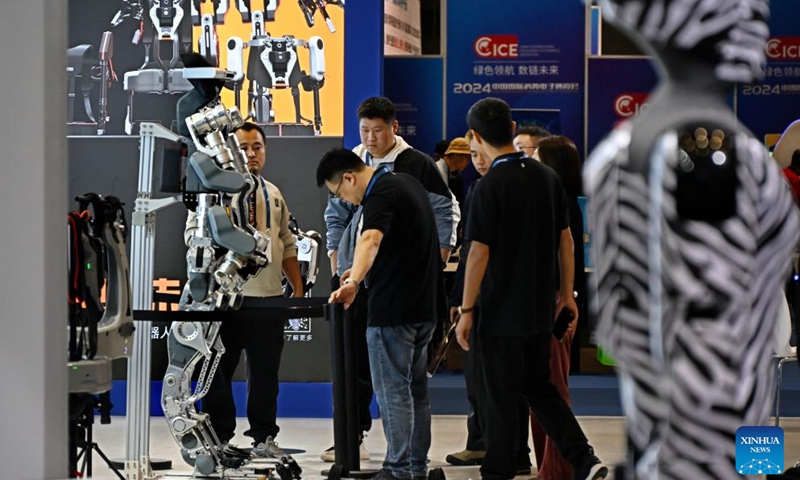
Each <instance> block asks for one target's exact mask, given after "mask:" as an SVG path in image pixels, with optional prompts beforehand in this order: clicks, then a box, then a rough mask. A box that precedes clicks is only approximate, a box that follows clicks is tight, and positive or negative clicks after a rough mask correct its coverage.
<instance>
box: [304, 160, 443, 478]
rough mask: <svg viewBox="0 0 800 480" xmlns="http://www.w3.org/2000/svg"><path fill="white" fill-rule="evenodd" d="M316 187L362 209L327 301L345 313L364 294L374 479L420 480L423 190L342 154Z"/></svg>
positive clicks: (434, 270) (435, 274)
mask: <svg viewBox="0 0 800 480" xmlns="http://www.w3.org/2000/svg"><path fill="white" fill-rule="evenodd" d="M317 185H319V186H323V185H325V187H327V188H328V190H329V191H330V192H331V195H332V196H333V197H336V198H339V199H342V200H344V201H346V202H349V203H351V204H353V205H360V206H361V212H362V217H361V218H362V225H363V226H362V231H361V236H360V237H359V238H358V241H357V242H356V248H355V255H354V257H353V266H352V268H350V269H348V270H346V271H345V272H344V273H343V274H342V279H343V281H342V286H341V287H340V288H339V289H338V290H336V291H334V292H333V293H332V294H331V297H330V300H329V301H330V302H339V303H344V305H345V308H350V306H351V305H353V302H354V301H355V299H356V294H357V292H358V290H359V289H360V288H363V289H364V290H365V293H366V295H367V303H368V308H367V333H366V339H367V349H368V353H369V363H370V367H371V373H372V385H373V387H374V389H375V393H376V396H377V398H378V405H379V406H380V409H381V412H383V414H382V415H381V420H382V423H383V431H384V435H385V437H386V457H385V459H384V462H383V469H382V470H381V471H380V472H379V473H378V474H377V475H376V476H375V477H374V478H375V479H377V480H397V479H403V480H411V479H415V480H416V479H421V478H425V477H426V476H427V472H428V465H427V464H428V451H429V449H430V445H431V408H430V401H429V398H428V379H427V375H426V366H427V363H428V355H427V349H428V343H429V342H430V339H431V337H432V335H433V330H434V327H435V326H436V320H437V283H438V280H439V279H440V276H441V275H442V269H441V251H440V249H439V239H438V234H437V229H436V222H435V220H434V215H433V209H432V208H431V205H430V202H429V200H428V195H427V192H426V190H425V188H424V187H423V186H422V184H421V183H420V182H419V181H418V180H417V179H416V178H414V177H413V176H411V175H407V174H404V173H394V172H391V171H389V170H388V169H386V168H378V169H374V168H372V167H369V166H367V165H365V164H364V162H363V161H362V160H361V158H359V156H358V155H356V154H355V153H353V152H351V151H350V150H346V149H337V150H332V151H330V152H328V153H326V154H325V156H324V157H323V158H322V159H321V160H320V163H319V166H318V168H317ZM362 282H363V286H362V287H360V286H359V285H362Z"/></svg>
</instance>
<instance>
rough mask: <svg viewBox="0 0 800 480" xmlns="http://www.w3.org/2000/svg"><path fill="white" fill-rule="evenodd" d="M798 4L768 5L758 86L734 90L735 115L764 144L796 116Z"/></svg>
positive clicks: (778, 1)
mask: <svg viewBox="0 0 800 480" xmlns="http://www.w3.org/2000/svg"><path fill="white" fill-rule="evenodd" d="M798 18H800V2H797V1H796V0H772V1H771V2H770V21H769V31H770V35H771V37H770V40H769V42H768V43H767V66H766V71H765V76H764V81H763V82H762V83H761V84H760V85H739V86H738V87H737V92H736V93H737V114H738V117H739V119H740V120H742V122H743V123H744V124H745V125H747V127H748V128H749V129H750V130H752V132H753V134H755V136H756V138H758V139H760V140H762V141H764V140H765V138H766V137H767V136H768V135H770V134H780V133H782V132H783V131H784V129H785V128H786V127H787V126H788V125H789V124H790V123H792V122H793V121H795V120H797V118H798V117H800V113H798V112H799V110H798V107H800V35H799V34H798V29H797V19H798Z"/></svg>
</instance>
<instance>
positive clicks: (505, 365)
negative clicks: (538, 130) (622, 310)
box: [456, 98, 608, 480]
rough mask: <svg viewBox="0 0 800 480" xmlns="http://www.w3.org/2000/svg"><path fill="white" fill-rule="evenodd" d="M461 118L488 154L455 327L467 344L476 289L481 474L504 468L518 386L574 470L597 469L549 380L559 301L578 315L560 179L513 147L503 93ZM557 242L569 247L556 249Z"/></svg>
mask: <svg viewBox="0 0 800 480" xmlns="http://www.w3.org/2000/svg"><path fill="white" fill-rule="evenodd" d="M467 123H468V125H469V128H470V129H471V130H472V133H473V135H474V138H475V141H476V142H477V146H478V149H479V150H480V152H481V153H482V154H483V155H484V156H486V157H487V158H492V159H494V160H493V162H492V166H491V168H490V169H489V172H488V173H487V174H486V175H485V176H484V177H483V179H482V180H481V181H480V182H479V183H478V184H477V186H476V187H475V192H474V196H473V199H472V203H471V209H470V214H469V219H468V221H467V232H466V240H467V241H471V246H470V252H469V256H468V257H467V266H466V277H465V281H464V294H463V298H462V303H461V306H460V307H459V313H460V314H461V319H460V321H459V324H458V327H457V329H456V334H457V338H458V343H459V344H460V345H461V346H462V347H463V348H464V349H465V350H469V348H470V344H469V333H470V330H471V329H472V326H473V325H472V324H473V318H472V310H473V309H474V306H475V302H476V298H477V296H478V290H479V288H480V302H481V315H480V318H479V321H478V324H477V336H476V337H477V342H476V343H477V345H475V348H476V349H477V353H478V364H479V371H478V402H479V404H480V405H484V406H485V408H481V409H480V411H479V415H481V426H482V428H483V436H484V441H485V444H486V456H485V457H484V459H483V463H482V465H481V475H482V477H483V478H484V479H497V480H501V479H502V480H506V479H509V478H513V477H514V473H515V464H514V461H515V452H516V446H515V444H514V443H515V435H514V432H515V431H516V429H517V427H518V425H519V422H521V421H523V419H521V418H519V414H518V409H517V408H515V406H516V401H517V398H518V397H519V395H522V396H523V397H524V398H525V399H526V400H527V401H528V403H529V404H530V406H531V408H532V409H533V411H534V413H536V417H537V418H538V419H539V421H540V423H541V425H542V427H543V428H544V430H545V432H546V433H547V435H548V436H549V437H550V438H551V439H552V440H553V442H554V443H555V445H556V446H557V447H558V449H559V451H560V452H561V454H562V455H563V456H564V457H565V458H566V459H567V460H568V461H569V463H570V464H571V465H572V466H573V468H574V470H575V476H574V478H575V479H576V480H596V479H600V478H605V477H606V475H607V474H608V468H606V467H605V466H604V465H603V464H602V463H601V462H600V460H599V459H598V458H597V457H596V456H595V455H594V451H593V449H592V447H591V446H590V445H589V443H588V441H587V439H586V436H585V435H584V433H583V431H582V430H581V427H580V425H578V422H577V420H576V419H575V416H574V414H573V413H572V410H571V409H570V407H569V405H567V403H566V402H565V401H564V399H563V398H562V397H561V396H560V395H559V393H558V391H557V390H556V388H555V386H553V384H552V383H550V367H549V359H550V335H551V331H552V328H553V320H554V318H555V317H556V315H557V314H558V313H560V312H561V310H562V309H564V308H568V309H569V310H570V311H571V312H572V314H573V317H574V319H575V320H577V317H578V307H577V306H576V304H575V300H574V298H573V295H572V287H573V286H572V281H573V273H574V272H573V261H574V260H573V256H572V248H571V246H572V245H571V244H572V235H571V234H570V230H569V214H568V213H567V209H566V195H565V193H564V188H563V187H562V186H561V182H560V181H559V179H558V177H557V175H556V173H555V172H554V171H553V170H552V169H550V168H549V167H547V166H545V165H542V164H541V163H539V162H536V161H535V160H531V159H530V158H527V157H526V156H525V154H524V153H523V152H518V151H517V150H516V149H515V148H514V145H513V143H512V141H513V138H514V128H515V124H514V122H513V121H512V120H511V111H510V109H509V107H508V105H507V104H506V103H505V102H503V101H502V100H499V99H496V98H485V99H483V100H480V101H478V102H477V103H476V104H475V105H473V106H472V107H471V108H470V110H469V112H468V113H467ZM561 242H565V247H570V248H559V247H560V244H561ZM559 274H560V279H561V281H560V285H557V278H559Z"/></svg>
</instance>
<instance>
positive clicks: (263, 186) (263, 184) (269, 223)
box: [252, 177, 272, 230]
mask: <svg viewBox="0 0 800 480" xmlns="http://www.w3.org/2000/svg"><path fill="white" fill-rule="evenodd" d="M256 178H257V179H258V183H260V184H261V190H262V191H263V192H264V202H265V210H266V213H267V230H269V229H270V227H271V226H272V215H271V212H270V207H269V193H267V182H265V181H264V180H263V179H262V178H261V177H256ZM253 194H254V195H255V196H256V197H258V192H253ZM257 205H258V202H256V201H255V198H254V199H253V205H252V208H253V210H255V211H254V212H253V218H257V217H258V207H257ZM255 224H256V225H255V226H256V228H258V220H256V222H255Z"/></svg>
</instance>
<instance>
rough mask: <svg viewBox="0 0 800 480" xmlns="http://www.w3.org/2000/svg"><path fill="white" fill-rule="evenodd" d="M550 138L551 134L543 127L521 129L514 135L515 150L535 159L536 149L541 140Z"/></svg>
mask: <svg viewBox="0 0 800 480" xmlns="http://www.w3.org/2000/svg"><path fill="white" fill-rule="evenodd" d="M549 136H550V132H548V131H547V129H546V128H543V127H532V126H525V127H520V128H518V129H517V133H516V134H515V135H514V148H516V149H517V151H518V152H523V153H524V154H525V155H527V156H528V157H530V158H533V155H534V154H535V153H536V147H538V146H539V140H541V139H543V138H545V137H549Z"/></svg>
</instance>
